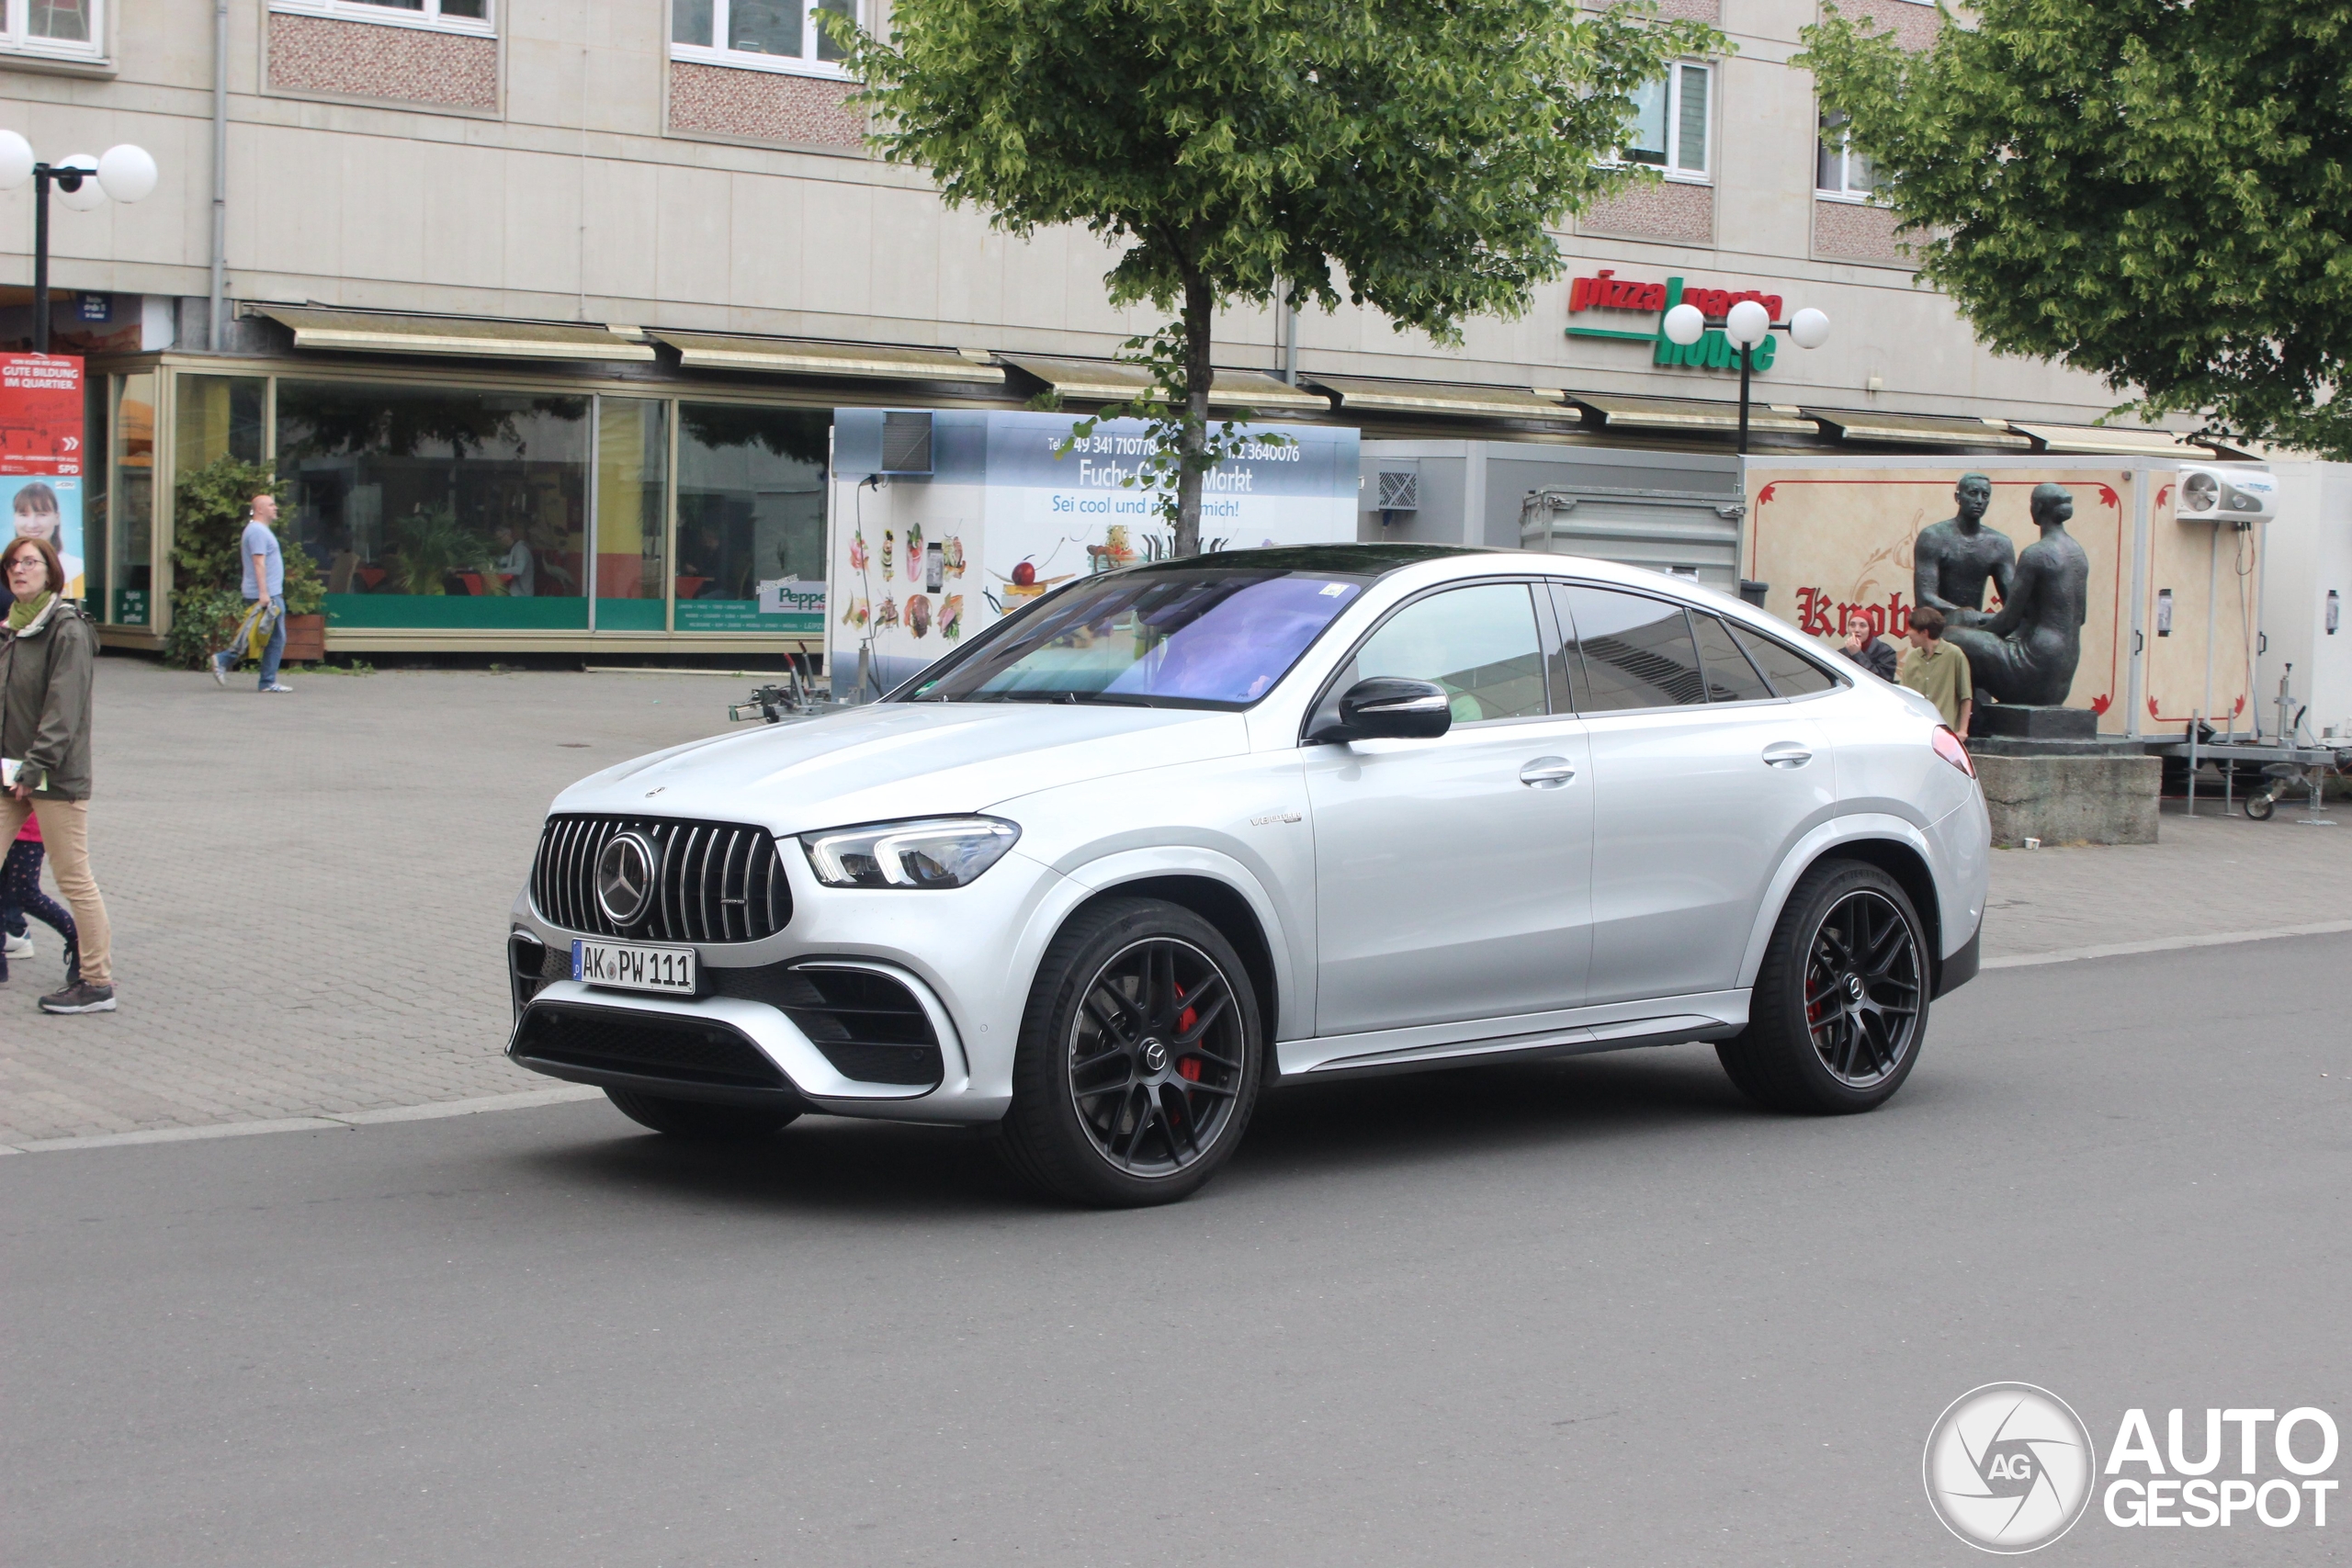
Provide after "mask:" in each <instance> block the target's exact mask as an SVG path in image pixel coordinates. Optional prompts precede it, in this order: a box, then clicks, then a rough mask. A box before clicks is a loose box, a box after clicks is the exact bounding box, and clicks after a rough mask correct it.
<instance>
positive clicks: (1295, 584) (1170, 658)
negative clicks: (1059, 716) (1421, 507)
mask: <svg viewBox="0 0 2352 1568" xmlns="http://www.w3.org/2000/svg"><path fill="white" fill-rule="evenodd" d="M1361 592H1363V581H1362V580H1361V579H1351V578H1346V577H1334V576H1331V575H1329V574H1325V573H1306V572H1300V573H1291V572H1283V571H1269V570H1257V571H1245V570H1234V569H1226V570H1217V569H1214V568H1204V569H1199V570H1151V571H1142V572H1132V573H1130V572H1121V573H1119V574H1117V575H1116V576H1113V577H1106V578H1103V580H1102V581H1099V582H1082V583H1080V584H1077V585H1076V586H1073V587H1071V588H1068V589H1065V590H1064V591H1063V592H1060V593H1057V594H1056V595H1055V596H1054V597H1052V598H1050V599H1048V600H1046V601H1045V602H1044V603H1043V604H1039V605H1038V606H1037V607H1036V608H1035V610H1033V611H1031V612H1030V613H1029V614H1028V615H1023V616H1020V617H1019V618H1017V619H1015V620H1012V621H1009V622H1007V623H1005V625H1004V626H1002V627H1001V628H1000V629H999V631H998V632H997V633H996V635H994V636H991V637H989V638H988V639H987V640H986V641H984V642H981V643H979V644H977V645H976V646H975V647H973V648H972V649H971V650H970V651H969V652H968V653H967V654H966V655H965V656H964V657H963V658H962V659H959V660H956V661H955V662H954V663H952V664H950V665H949V666H948V667H947V668H945V669H944V670H942V671H939V672H938V673H937V674H934V675H933V676H931V677H929V678H928V679H926V680H924V681H923V682H922V683H921V684H919V685H917V686H916V687H915V688H914V690H913V691H911V692H910V693H909V694H907V696H906V697H905V699H903V700H905V701H908V702H957V703H986V702H1066V703H1125V704H1136V705H1153V706H1157V705H1168V706H1176V707H1246V706H1248V705H1250V704H1251V703H1254V702H1256V701H1257V700H1258V699H1259V698H1260V697H1262V696H1264V695H1265V694H1267V693H1268V692H1270V691H1272V690H1273V688H1274V682H1277V681H1279V680H1281V679H1282V678H1283V676H1284V675H1285V674H1287V673H1288V672H1289V671H1290V667H1291V666H1292V665H1293V664H1295V663H1296V662H1297V661H1298V657H1299V655H1300V654H1302V653H1305V652H1306V649H1307V646H1308V645H1309V644H1311V643H1312V642H1314V640H1315V639H1316V638H1317V637H1319V636H1320V635H1322V631H1323V628H1324V627H1326V626H1329V625H1330V624H1331V623H1332V621H1333V620H1335V619H1337V618H1338V616H1339V614H1340V611H1341V610H1344V609H1346V608H1347V607H1348V605H1350V604H1353V603H1354V602H1355V599H1356V596H1357V595H1358V594H1359V593H1361Z"/></svg>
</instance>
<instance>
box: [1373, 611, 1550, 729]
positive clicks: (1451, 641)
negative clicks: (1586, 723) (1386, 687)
mask: <svg viewBox="0 0 2352 1568" xmlns="http://www.w3.org/2000/svg"><path fill="white" fill-rule="evenodd" d="M1377 675H1401V676H1404V677H1405V678H1407V679H1408V680H1413V681H1434V682H1437V683H1438V684H1439V685H1441V686H1442V687H1444V688H1445V690H1446V692H1447V694H1449V695H1450V696H1452V697H1453V722H1454V723H1456V724H1476V723H1478V722H1480V721H1481V720H1483V719H1490V718H1526V717H1530V716H1541V715H1542V714H1544V713H1545V712H1547V711H1548V707H1547V705H1546V703H1545V701H1544V645H1543V641H1542V639H1541V637H1539V635H1538V634H1537V631H1536V626H1535V600H1534V597H1533V595H1532V593H1531V592H1529V590H1528V587H1527V585H1526V584H1525V583H1523V582H1495V583H1485V584H1481V585H1479V586H1477V587H1475V588H1453V589H1448V590H1447V591H1446V592H1442V593H1432V594H1430V596H1429V597H1428V598H1426V599H1422V600H1418V601H1416V602H1415V603H1413V604H1408V605H1406V606H1405V607H1404V608H1403V609H1401V610H1399V611H1397V613H1396V614H1395V615H1391V616H1389V617H1388V619H1387V620H1386V621H1385V622H1383V623H1382V625H1381V627H1380V629H1379V630H1378V631H1376V632H1374V633H1373V634H1372V636H1371V637H1368V638H1366V639H1365V641H1364V645H1363V647H1362V648H1360V649H1357V650H1356V656H1355V660H1354V661H1353V662H1352V663H1351V665H1350V667H1349V668H1348V669H1346V670H1345V671H1341V672H1340V679H1339V681H1338V682H1336V683H1335V684H1334V685H1333V687H1332V689H1331V695H1330V696H1329V698H1328V699H1327V702H1328V703H1329V705H1330V706H1331V707H1332V710H1333V716H1334V717H1336V716H1337V713H1338V704H1339V697H1340V694H1341V693H1343V692H1345V691H1346V690H1347V689H1348V688H1349V687H1350V686H1351V685H1353V684H1355V683H1356V682H1358V681H1369V680H1371V679H1372V678H1373V677H1374V676H1377Z"/></svg>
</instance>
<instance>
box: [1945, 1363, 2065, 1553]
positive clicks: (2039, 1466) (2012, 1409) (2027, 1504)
mask: <svg viewBox="0 0 2352 1568" xmlns="http://www.w3.org/2000/svg"><path fill="white" fill-rule="evenodd" d="M1920 1471H1921V1474H1922V1477H1923V1478H1924V1479H1925V1481H1926V1483H1927V1487H1928V1506H1930V1507H1932V1508H1934V1509H1935V1511H1936V1517H1937V1518H1939V1519H1941V1520H1942V1521H1943V1524H1944V1528H1945V1529H1949V1530H1951V1533H1952V1534H1954V1535H1956V1536H1958V1537H1960V1539H1961V1540H1964V1541H1966V1542H1968V1544H1969V1545H1971V1546H1973V1547H1977V1548H1979V1549H1981V1550H1983V1551H1992V1552H1998V1553H2001V1554H2003V1555H2014V1554H2016V1553H2018V1552H2025V1551H2039V1550H2041V1548H2042V1547H2045V1546H2048V1545H2049V1544H2050V1543H2051V1542H2052V1541H2053V1540H2057V1539H2058V1538H2059V1537H2060V1536H2062V1535H2064V1534H2065V1533H2066V1532H2067V1531H2068V1530H2070V1529H2074V1527H2075V1520H2077V1519H2079V1518H2081V1517H2083V1510H2084V1509H2085V1508H2086V1507H2087V1506H2089V1504H2090V1500H2091V1490H2092V1486H2093V1483H2095V1482H2096V1481H2097V1479H2098V1453H2097V1451H2096V1450H2094V1449H2093V1448H2092V1446H2091V1435H2090V1430H2089V1428H2087V1427H2085V1426H2084V1425H2083V1421H2082V1417H2081V1416H2077V1415H2075V1412H2074V1410H2073V1409H2072V1408H2071V1407H2070V1406H2069V1405H2068V1404H2066V1402H2065V1401H2064V1400H2063V1399H2061V1398H2059V1397H2058V1396H2057V1395H2056V1394H2054V1393H2051V1392H2050V1391H2049V1390H2048V1389H2045V1388H2036V1387H2034V1385H2033V1384H2031V1383H2024V1382H1994V1383H1986V1384H1985V1386H1984V1387H1982V1388H1973V1389H1971V1390H1969V1391H1968V1392H1967V1393H1963V1394H1962V1395H1961V1396H1960V1397H1959V1398H1958V1399H1955V1400H1953V1401H1952V1402H1951V1405H1950V1406H1948V1407H1947V1408H1946V1409H1945V1411H1944V1413H1943V1414H1942V1415H1941V1416H1939V1417H1937V1419H1936V1424H1935V1427H1934V1428H1933V1430H1931V1431H1930V1432H1929V1433H1928V1450H1927V1454H1926V1456H1925V1458H1924V1459H1923V1460H1922V1461H1921V1463H1920Z"/></svg>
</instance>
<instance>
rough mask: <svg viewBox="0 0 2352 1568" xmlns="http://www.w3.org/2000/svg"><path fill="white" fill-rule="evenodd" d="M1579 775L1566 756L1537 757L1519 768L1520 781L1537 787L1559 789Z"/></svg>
mask: <svg viewBox="0 0 2352 1568" xmlns="http://www.w3.org/2000/svg"><path fill="white" fill-rule="evenodd" d="M1576 776H1577V770H1576V767H1575V765H1574V764H1572V763H1571V762H1570V761H1568V760H1567V759H1566V757H1537V758H1535V759H1534V760H1533V761H1530V762H1529V763H1528V764H1527V765H1526V766H1525V767H1523V768H1521V769H1520V770H1519V782H1520V783H1521V784H1530V785H1532V786H1533V787H1534V788H1536V789H1557V788H1559V787H1560V786H1561V785H1562V784H1566V783H1567V782H1568V781H1569V780H1570V779H1572V778H1574V777H1576Z"/></svg>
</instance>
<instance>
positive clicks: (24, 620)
mask: <svg viewBox="0 0 2352 1568" xmlns="http://www.w3.org/2000/svg"><path fill="white" fill-rule="evenodd" d="M0 579H5V581H6V583H7V585H8V594H9V599H10V603H9V605H8V616H7V624H6V629H5V630H0V761H5V766H0V774H5V777H4V778H0V784H5V793H0V843H6V842H8V841H10V840H14V839H15V838H16V836H17V830H18V829H21V828H23V827H24V825H25V818H27V817H32V818H36V819H38V820H39V821H40V836H41V841H42V843H43V845H44V847H45V848H46V849H47V850H48V852H49V854H50V856H51V861H52V864H53V868H54V870H55V871H56V874H57V890H58V891H59V892H61V893H62V894H64V895H65V902H66V903H67V904H68V905H70V906H71V907H72V908H73V910H74V928H75V931H76V933H77V935H78V937H79V939H80V940H79V945H78V954H77V953H76V952H75V951H74V950H69V952H68V953H67V959H68V962H69V963H71V962H72V961H73V960H74V958H75V957H76V956H77V955H78V957H79V960H80V963H79V966H78V970H77V969H69V970H68V971H67V974H66V976H65V987H64V988H63V989H62V990H59V991H55V992H52V993H51V994H50V995H48V996H45V997H43V998H40V1010H42V1011H43V1012H61V1013H82V1012H112V1011H114V1010H115V998H114V971H113V955H112V952H111V949H112V946H113V939H112V934H111V932H110V931H109V930H108V927H107V906H106V900H105V899H104V898H102V897H99V895H98V884H97V879H96V878H95V877H93V876H92V875H91V874H90V686H91V681H92V678H93V674H94V671H95V668H96V663H97V651H98V637H97V633H96V631H95V630H93V629H92V627H91V626H90V617H89V616H88V615H86V614H85V613H84V612H83V609H82V607H81V605H80V604H77V603H75V602H74V600H71V599H68V598H66V597H65V596H64V588H65V564H64V562H62V561H61V560H60V559H58V556H57V548H56V547H55V546H53V545H51V543H50V542H49V541H48V540H47V539H41V538H32V537H24V538H17V539H12V540H10V541H9V542H8V544H7V546H6V548H5V549H0Z"/></svg>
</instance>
